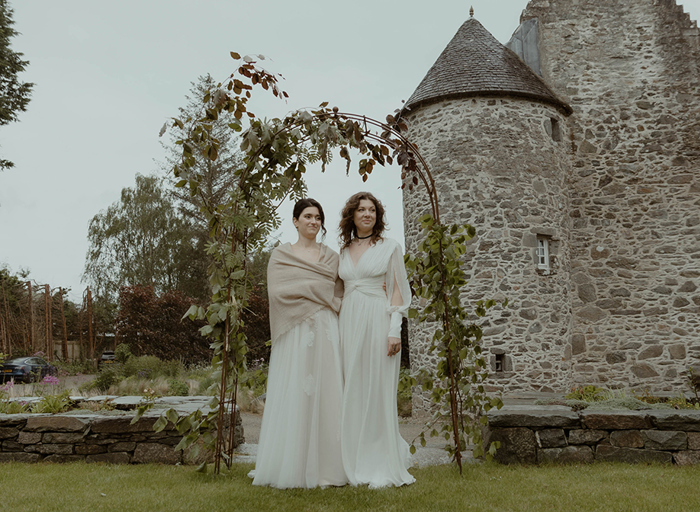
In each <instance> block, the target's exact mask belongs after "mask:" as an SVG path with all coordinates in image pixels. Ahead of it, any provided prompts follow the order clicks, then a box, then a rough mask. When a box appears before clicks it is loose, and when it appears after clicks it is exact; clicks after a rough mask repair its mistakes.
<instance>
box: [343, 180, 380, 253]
mask: <svg viewBox="0 0 700 512" xmlns="http://www.w3.org/2000/svg"><path fill="white" fill-rule="evenodd" d="M363 199H367V200H368V201H372V202H373V203H374V209H375V210H376V212H377V221H376V222H375V223H374V228H373V229H372V238H370V242H371V243H373V244H375V243H377V240H381V239H382V234H383V233H384V230H385V229H386V220H385V217H384V213H385V212H384V205H382V203H381V201H379V199H377V198H376V197H374V196H373V195H372V194H370V193H369V192H358V193H357V194H355V195H353V196H351V197H350V199H348V200H347V202H346V203H345V206H344V207H343V211H342V212H341V214H340V226H339V228H340V236H339V237H338V238H339V240H340V245H341V249H345V248H346V247H348V246H349V245H350V243H351V242H352V240H353V238H354V237H356V236H357V228H356V227H355V211H356V210H357V209H358V208H359V207H360V201H362V200H363Z"/></svg>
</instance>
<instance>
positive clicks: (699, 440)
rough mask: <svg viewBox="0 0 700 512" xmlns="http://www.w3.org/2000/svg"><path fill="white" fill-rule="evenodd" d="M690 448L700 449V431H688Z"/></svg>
mask: <svg viewBox="0 0 700 512" xmlns="http://www.w3.org/2000/svg"><path fill="white" fill-rule="evenodd" d="M687 434H688V450H700V432H688V433H687Z"/></svg>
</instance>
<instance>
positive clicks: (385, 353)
mask: <svg viewBox="0 0 700 512" xmlns="http://www.w3.org/2000/svg"><path fill="white" fill-rule="evenodd" d="M384 227H385V221H384V208H383V206H382V204H381V203H380V202H379V201H378V200H377V199H376V198H375V197H374V196H373V195H372V194H370V193H368V192H360V193H359V194H355V195H354V196H352V197H351V198H350V199H348V201H347V203H346V204H345V207H344V208H343V212H342V214H341V221H340V238H341V246H342V248H341V250H340V265H339V268H338V273H339V275H340V277H341V278H342V279H343V282H344V283H345V295H344V297H343V305H342V308H341V310H340V318H339V326H340V343H341V348H342V357H343V370H344V372H343V373H344V379H345V392H344V396H343V407H342V427H341V445H342V454H343V465H344V467H345V472H346V474H347V476H348V479H349V481H350V483H351V484H352V485H360V484H368V485H369V486H370V487H386V486H401V485H405V484H410V483H413V482H414V481H415V478H413V476H412V475H411V474H410V473H409V472H408V471H407V468H408V467H409V466H410V453H409V448H408V443H406V441H405V440H404V439H403V438H402V437H401V434H400V433H399V420H398V415H397V411H396V391H397V387H398V380H399V367H400V364H401V357H400V356H399V355H398V354H399V353H400V351H401V321H402V319H403V317H404V316H406V314H407V311H408V306H409V304H410V301H411V290H410V288H409V285H408V278H407V277H406V268H405V267H404V262H403V256H402V254H401V246H400V245H399V243H398V242H396V241H395V240H392V239H390V238H385V237H383V236H382V235H383V232H384ZM385 287H386V290H385V289H384V288H385Z"/></svg>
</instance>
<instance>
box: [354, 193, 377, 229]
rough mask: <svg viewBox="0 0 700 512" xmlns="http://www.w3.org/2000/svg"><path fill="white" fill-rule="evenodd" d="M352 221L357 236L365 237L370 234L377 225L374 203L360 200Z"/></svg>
mask: <svg viewBox="0 0 700 512" xmlns="http://www.w3.org/2000/svg"><path fill="white" fill-rule="evenodd" d="M353 220H354V222H355V227H356V228H357V236H367V235H369V234H370V233H372V229H374V225H375V224H376V223H377V209H376V208H375V206H374V203H373V202H372V201H370V200H369V199H361V200H360V205H359V206H358V207H357V210H355V215H354V217H353Z"/></svg>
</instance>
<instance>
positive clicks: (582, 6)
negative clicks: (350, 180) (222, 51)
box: [403, 0, 700, 393]
mask: <svg viewBox="0 0 700 512" xmlns="http://www.w3.org/2000/svg"><path fill="white" fill-rule="evenodd" d="M506 46H507V47H506ZM506 46H504V45H501V44H500V43H499V42H498V41H497V40H496V39H495V38H494V37H493V36H492V35H491V34H490V33H489V32H488V31H487V30H486V29H485V28H484V27H483V26H482V25H481V24H480V23H479V22H478V21H477V20H476V19H475V18H473V17H472V18H470V19H468V20H467V21H466V22H465V23H464V24H463V25H462V27H461V28H460V29H459V31H458V32H457V34H456V35H455V36H454V38H453V39H452V41H451V42H450V43H449V44H448V46H447V47H446V48H445V50H444V51H443V53H442V54H441V55H440V56H439V57H438V59H437V61H436V62H435V64H434V65H433V67H432V68H431V69H430V70H429V71H428V73H427V75H426V76H425V78H424V79H423V81H422V82H421V83H420V85H419V86H418V88H417V89H416V90H415V92H414V93H413V95H412V96H411V97H410V98H409V99H408V101H407V102H406V106H405V109H404V113H403V116H404V118H405V119H406V120H407V122H408V125H409V133H408V136H409V138H410V139H411V140H413V141H414V142H416V143H417V144H418V146H419V148H420V150H421V153H422V154H423V156H424V157H425V158H426V160H427V161H428V163H429V164H430V166H431V169H432V171H433V173H434V176H435V178H436V181H437V182H438V192H439V194H438V195H439V200H440V203H441V205H442V206H441V212H442V216H443V221H445V222H466V223H470V224H472V225H473V226H475V227H476V228H477V233H478V234H477V237H476V238H475V239H474V240H473V241H472V242H473V243H472V244H471V246H470V252H469V254H468V258H467V260H468V261H467V265H466V268H468V269H469V277H470V282H469V284H468V285H467V287H465V289H464V291H463V296H462V298H463V301H464V302H465V303H466V304H470V303H472V302H473V301H474V300H476V299H479V298H503V297H508V299H509V301H510V302H511V304H510V306H509V307H508V308H506V309H502V310H498V311H495V312H493V313H492V314H490V315H489V316H488V322H487V323H486V325H485V334H486V336H485V338H484V348H485V349H486V351H487V352H488V353H489V358H490V361H491V369H492V372H493V375H492V378H491V379H490V387H491V388H492V389H498V390H503V391H505V392H507V393H521V392H531V391H545V392H566V391H568V390H569V389H570V388H571V387H573V386H576V385H585V384H595V385H598V386H602V387H607V388H610V389H635V390H639V391H643V390H645V389H649V390H650V391H652V392H656V393H676V392H677V391H682V390H687V388H685V389H684V387H685V372H686V371H687V368H688V367H690V366H693V365H698V364H700V314H699V313H700V289H698V287H700V30H698V28H697V22H695V21H692V20H691V19H690V17H689V16H688V14H687V13H685V12H684V10H683V7H682V6H680V5H676V3H675V0H615V1H610V0H532V1H531V2H530V3H529V4H528V6H527V8H526V9H525V10H524V11H523V13H522V16H521V25H520V27H519V28H518V29H517V30H516V32H515V33H514V35H513V38H512V39H511V41H510V42H509V43H508V45H506ZM423 194H424V193H423V192H422V191H421V190H414V191H413V192H409V191H408V190H406V191H405V192H404V211H411V212H412V213H416V212H421V211H422V210H425V209H426V207H425V204H426V201H427V200H426V197H425V196H424V195H423ZM413 218H415V217H414V215H412V216H411V217H410V218H409V217H406V220H405V235H406V249H407V251H411V250H414V249H415V247H416V246H417V244H418V242H419V240H418V238H419V235H420V233H419V229H418V225H417V224H416V223H415V222H414V221H413V220H412V219H413ZM429 336H430V332H429V328H419V327H417V326H413V325H412V326H411V337H412V347H411V360H412V365H413V366H414V367H420V366H423V365H431V364H434V361H430V360H429V356H428V355H427V354H426V348H427V341H426V340H427V338H428V337H429Z"/></svg>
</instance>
